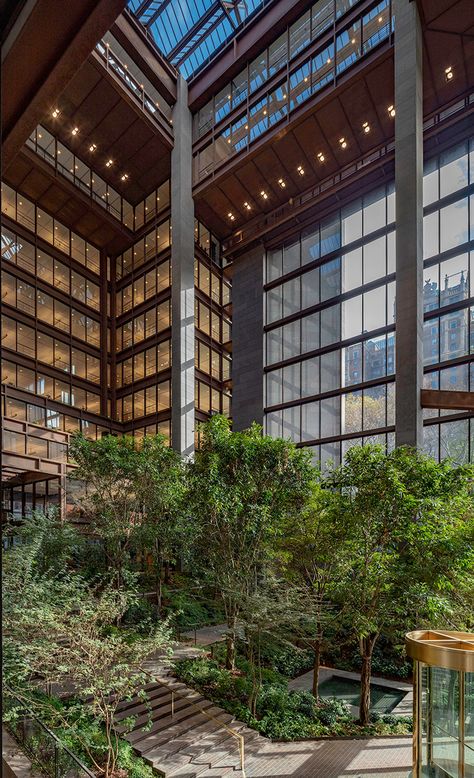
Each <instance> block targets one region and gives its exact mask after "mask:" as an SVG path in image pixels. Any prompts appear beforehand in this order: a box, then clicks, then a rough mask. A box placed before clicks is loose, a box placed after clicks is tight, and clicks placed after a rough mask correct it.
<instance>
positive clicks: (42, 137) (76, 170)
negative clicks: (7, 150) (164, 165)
mask: <svg viewBox="0 0 474 778" xmlns="http://www.w3.org/2000/svg"><path fill="white" fill-rule="evenodd" d="M26 145H27V146H29V148H31V149H32V150H33V151H34V152H35V153H36V154H38V156H40V157H41V158H42V159H44V160H45V161H46V162H48V164H50V165H51V166H52V167H53V168H54V169H55V170H56V171H57V172H58V173H60V174H61V175H62V176H64V177H65V178H67V179H68V180H69V181H72V182H73V183H74V185H75V186H77V187H78V188H79V189H81V190H82V191H83V192H84V193H85V194H86V195H87V196H88V197H91V198H92V199H93V200H94V202H96V203H98V204H99V205H100V206H101V207H102V208H104V209H105V210H106V211H107V212H108V213H109V214H110V215H111V216H113V217H114V218H115V219H117V220H118V221H120V222H121V223H122V224H123V225H124V226H125V227H128V229H130V230H132V231H134V230H137V229H139V228H140V227H142V226H143V224H146V223H147V222H148V221H150V220H151V219H152V218H153V217H155V216H156V215H157V214H159V213H160V212H162V211H165V210H166V209H167V208H169V203H170V185H169V181H165V182H164V183H163V184H161V186H159V187H158V188H157V189H154V190H153V191H152V192H151V193H150V194H149V195H148V196H147V197H146V198H145V199H144V200H142V201H141V202H140V203H138V204H137V205H135V206H133V205H132V204H131V203H129V202H128V200H126V199H125V198H124V197H122V196H121V195H120V194H119V193H118V192H117V190H116V189H114V188H113V187H112V186H111V185H110V184H109V183H107V181H105V180H104V179H103V178H102V177H101V176H100V175H99V174H98V173H97V172H96V171H95V170H94V169H93V168H92V167H90V166H89V165H87V164H86V163H85V162H83V160H82V159H80V158H79V157H77V156H76V155H75V154H74V153H73V152H72V151H71V150H70V149H68V148H67V146H65V145H64V144H63V143H61V141H59V140H58V139H57V138H56V137H55V136H54V135H52V134H51V133H50V132H49V131H48V130H47V129H46V128H45V127H42V126H41V125H38V127H37V128H36V129H35V130H33V132H32V133H31V135H30V137H29V138H28V140H27V141H26ZM91 148H92V147H91ZM91 153H93V152H92V151H91Z"/></svg>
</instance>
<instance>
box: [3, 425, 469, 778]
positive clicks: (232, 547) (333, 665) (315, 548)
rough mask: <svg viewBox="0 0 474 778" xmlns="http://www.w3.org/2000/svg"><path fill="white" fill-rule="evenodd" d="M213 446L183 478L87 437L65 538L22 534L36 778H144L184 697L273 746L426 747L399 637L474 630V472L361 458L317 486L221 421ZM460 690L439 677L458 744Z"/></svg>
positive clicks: (31, 524)
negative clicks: (398, 740)
mask: <svg viewBox="0 0 474 778" xmlns="http://www.w3.org/2000/svg"><path fill="white" fill-rule="evenodd" d="M200 436H201V446H200V449H199V450H197V451H196V454H195V457H194V459H193V460H192V461H190V460H188V461H184V460H183V459H182V458H181V457H180V455H179V454H178V453H176V452H175V451H174V450H173V449H171V448H169V447H168V446H167V445H166V443H165V440H164V439H163V438H162V437H160V436H156V437H155V436H149V437H145V438H143V439H142V440H141V441H140V442H137V439H133V438H132V437H127V436H124V437H115V436H105V437H102V438H101V439H99V440H96V441H95V440H94V441H92V440H88V439H86V438H84V437H82V436H80V435H77V436H75V437H74V438H73V439H72V443H71V456H72V457H73V459H74V461H75V463H76V465H77V468H76V470H75V472H74V480H75V482H76V483H75V484H74V487H75V490H76V491H77V494H78V498H77V505H76V509H75V512H74V515H73V516H71V517H70V519H71V520H69V521H67V522H62V521H61V520H60V518H59V516H58V515H57V514H55V513H54V512H48V513H41V512H33V513H32V515H29V516H26V517H24V518H23V520H22V521H21V523H18V522H13V521H11V522H10V523H9V525H8V526H7V531H6V538H5V541H4V548H5V550H4V556H3V587H4V600H3V619H4V636H3V653H4V671H3V682H4V722H5V724H6V727H7V728H8V729H9V730H10V732H11V733H13V734H14V735H15V736H16V737H17V738H18V739H19V740H20V741H21V742H23V743H24V745H25V748H26V750H27V751H29V753H30V754H31V755H32V758H33V764H34V766H36V767H38V768H39V769H40V770H41V771H42V772H43V773H46V774H47V775H52V776H53V775H54V776H56V777H58V776H62V775H68V776H76V775H77V776H81V778H82V776H85V775H91V774H94V775H97V776H105V778H114V777H120V778H126V777H127V776H129V777H130V778H146V776H150V778H151V776H152V775H153V772H154V762H153V760H152V758H151V756H152V754H150V748H149V749H148V755H149V758H147V752H146V750H145V749H143V750H141V749H140V747H139V745H140V744H141V743H143V742H147V741H149V742H150V743H151V742H153V743H155V745H154V746H153V747H154V748H155V747H156V743H159V742H162V741H160V740H159V738H160V737H163V731H164V728H165V727H166V726H168V727H175V728H176V727H177V726H178V724H179V722H183V721H184V722H185V721H186V720H187V719H186V713H185V710H186V709H185V707H184V706H185V701H186V699H192V700H194V703H193V704H194V707H195V708H197V709H198V710H199V711H200V712H201V713H200V714H199V715H201V714H203V713H204V711H205V709H206V708H205V706H206V705H207V706H208V708H207V710H208V714H207V715H208V718H209V719H212V718H213V715H211V714H212V712H213V711H214V710H215V706H218V707H219V708H220V709H222V710H223V711H224V712H225V713H226V714H229V715H228V716H226V718H223V719H221V722H222V726H223V727H226V726H227V725H226V723H225V722H229V721H232V722H235V721H237V722H238V723H239V724H242V727H244V725H245V727H244V728H245V733H248V732H252V731H254V732H255V733H258V735H257V734H255V736H256V737H258V736H263V737H264V738H268V739H271V740H272V741H299V740H304V739H321V738H334V737H336V738H340V737H351V738H354V737H368V736H370V737H379V736H384V735H385V736H386V735H397V736H406V737H407V742H408V743H411V738H412V730H413V720H412V718H411V715H410V714H411V710H412V708H411V704H412V703H411V696H410V694H411V691H410V690H411V683H412V680H413V678H412V675H413V664H412V659H409V658H408V657H407V655H406V653H405V649H404V639H405V633H406V632H407V631H409V630H414V629H417V630H420V629H421V630H422V629H427V628H429V629H430V630H440V631H441V633H443V631H444V630H449V631H450V632H453V631H457V632H462V633H464V634H465V640H467V636H468V633H469V632H472V630H473V628H474V615H473V614H474V607H473V606H474V544H473V540H474V501H473V496H472V479H473V476H474V470H473V467H472V466H471V465H462V466H458V465H456V464H454V463H453V462H452V461H450V460H444V461H442V462H440V463H438V462H436V461H435V460H433V459H431V458H429V457H427V456H426V455H424V454H421V453H419V452H418V451H416V450H414V449H409V448H405V447H400V448H395V449H394V450H392V451H391V452H389V453H386V451H385V449H384V448H382V447H378V446H375V445H371V444H367V445H364V446H355V447H353V448H352V449H350V450H349V452H348V453H347V456H346V458H345V461H344V463H343V464H342V465H341V466H339V467H331V466H328V467H327V468H326V469H325V470H324V471H323V472H321V471H320V470H319V469H317V468H315V467H314V466H313V465H312V463H311V455H310V454H309V453H307V452H305V451H304V449H302V448H297V447H296V446H295V445H294V444H293V443H291V442H289V441H287V440H284V439H279V438H270V437H266V436H263V435H262V430H261V428H260V427H259V426H258V425H254V426H253V427H252V428H251V429H249V430H246V431H244V432H232V431H231V428H230V423H229V421H228V420H227V419H226V418H224V417H223V416H218V415H217V416H214V417H213V418H211V419H210V421H208V422H207V423H205V424H203V425H202V427H201V430H200ZM420 634H421V633H420ZM427 634H428V633H427ZM203 635H205V636H206V638H205V639H202V636H203ZM431 637H433V636H431ZM440 639H441V641H442V638H440ZM438 642H439V641H438ZM466 645H468V644H467V643H466ZM468 647H470V650H471V653H472V643H470V644H469V646H468ZM411 656H413V654H411ZM456 669H457V670H459V669H460V668H459V667H456ZM420 672H421V671H420ZM440 672H441V671H438V673H440ZM417 673H418V670H417ZM461 675H462V676H463V680H462V688H461V682H460V681H459V680H458V681H457V686H455V685H453V684H450V682H449V679H448V681H446V682H445V681H444V680H443V678H442V677H441V676H440V675H438V676H437V678H438V682H437V698H436V700H437V701H436V705H437V706H438V708H437V709H438V710H440V709H441V707H442V705H444V706H445V708H447V709H449V710H451V713H450V714H449V715H448V714H446V715H445V717H444V719H443V720H444V724H443V726H444V727H447V728H448V730H449V727H450V726H451V724H452V726H453V727H456V728H457V730H456V731H458V729H459V727H460V726H461V724H460V722H461V716H462V721H463V722H464V721H466V722H467V725H466V726H468V725H469V722H470V721H472V720H473V715H474V713H473V706H474V686H473V683H472V676H473V674H472V673H470V672H466V673H461ZM424 677H425V676H424ZM420 679H421V676H420ZM155 681H156V683H155ZM423 683H425V685H426V683H427V681H426V679H425V681H423ZM183 684H184V685H185V686H183ZM420 684H421V680H420ZM165 687H166V689H165ZM183 689H186V690H187V691H186V694H188V693H189V690H194V692H193V693H192V696H191V698H189V696H188V697H185V695H184V694H183ZM164 690H165V691H166V694H168V697H167V700H168V702H167V705H166V706H165V707H162V708H161V709H159V711H158V712H157V709H156V707H154V700H155V701H156V699H158V698H159V695H160V694H162V693H163V694H164ZM170 690H171V691H170ZM173 690H174V691H173ZM169 695H170V696H169ZM193 695H194V696H193ZM461 698H462V714H460V715H459V716H458V715H457V714H456V713H453V712H452V711H453V710H455V709H456V706H460V705H461V703H460V700H461ZM417 699H418V702H417V703H416V704H420V705H421V704H422V703H420V702H419V700H420V699H421V697H420V693H419V694H418V697H417ZM423 699H424V700H425V701H424V702H423V705H425V704H426V699H425V698H423ZM403 700H405V703H408V704H405V705H403ZM209 706H210V707H209ZM425 714H426V711H425V713H424V714H423V715H424V717H425V719H426V715H425ZM187 715H188V717H189V716H190V714H189V713H188V714H187ZM215 715H217V714H214V716H215ZM191 720H192V719H191V718H189V721H191ZM40 722H41V724H40ZM446 722H447V723H446ZM450 722H451V724H450ZM202 726H204V725H202V724H201V727H202ZM429 726H430V724H428V725H427V727H428V730H429ZM469 726H470V727H471V729H472V725H469ZM469 726H468V729H469ZM227 729H230V727H229V726H227ZM241 731H244V730H243V729H242V730H241ZM463 731H464V730H463ZM466 731H467V730H466ZM469 731H470V730H469ZM51 732H52V733H54V737H55V738H56V740H54V742H53V740H52V738H53V735H51ZM160 733H161V734H160ZM443 733H444V730H443ZM443 733H442V737H445V738H446V739H447V740H452V737H451V734H452V733H450V732H449V731H447V732H446V733H444V734H443ZM154 737H155V738H156V737H158V740H155V741H153V740H152V739H153V738H154ZM199 737H203V735H202V734H201V735H199V734H196V736H195V738H196V740H198V739H199ZM239 737H241V736H239ZM245 737H247V735H246V736H245ZM456 737H458V735H456ZM459 737H460V736H459ZM428 739H429V734H428ZM203 742H204V741H203ZM453 742H454V741H453ZM457 742H458V741H457V740H456V743H457ZM459 742H461V741H459ZM463 742H464V741H463ZM465 742H466V746H465V749H466V751H465V753H466V757H465V764H466V765H467V769H466V771H465V773H463V775H466V776H468V775H471V774H472V773H469V772H468V770H469V769H472V767H471V768H469V764H470V762H469V759H471V764H472V750H471V749H470V747H469V744H468V739H467V735H466V740H465ZM242 743H243V740H242V741H241V749H242V753H241V763H240V767H241V768H243V745H242ZM471 746H472V742H471ZM234 748H235V750H236V751H238V744H237V743H234ZM204 750H205V746H204ZM468 751H469V753H470V754H471V757H469V756H468ZM153 753H155V752H153ZM140 754H142V756H141V755H140ZM183 769H184V768H183ZM429 769H431V768H429ZM436 769H437V768H436ZM155 774H161V775H175V774H176V775H183V776H184V775H187V776H191V775H193V776H194V775H198V774H199V775H200V774H201V772H200V771H199V770H197V771H196V772H193V771H192V770H190V769H189V768H188V771H187V772H186V771H184V772H183V770H181V771H180V770H176V771H175V772H173V771H170V772H167V771H166V770H164V769H163V770H162V769H161V768H160V767H158V769H157V770H155ZM202 774H203V775H207V773H205V772H203V773H202ZM211 774H213V773H211ZM219 774H220V773H219ZM240 774H245V773H244V771H243V769H242V773H240ZM250 774H252V775H253V774H258V775H260V774H263V773H250ZM268 774H270V773H268ZM297 774H298V773H297V772H296V773H295V775H297ZM300 774H303V773H300ZM305 774H306V773H305ZM419 774H420V775H421V773H419ZM425 774H426V775H433V776H435V775H436V776H438V775H454V774H455V773H452V772H449V770H448V771H447V772H436V770H435V768H433V769H432V771H431V772H429V771H428V772H426V773H425V772H423V775H425ZM459 774H461V773H459ZM456 775H458V773H456Z"/></svg>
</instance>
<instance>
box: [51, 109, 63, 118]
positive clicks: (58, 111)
mask: <svg viewBox="0 0 474 778" xmlns="http://www.w3.org/2000/svg"><path fill="white" fill-rule="evenodd" d="M60 113H61V111H60V110H59V108H55V109H54V111H53V112H52V114H51V115H52V117H53V119H57V118H58V116H59V114H60Z"/></svg>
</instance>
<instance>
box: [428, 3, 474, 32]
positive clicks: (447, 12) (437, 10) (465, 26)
mask: <svg viewBox="0 0 474 778" xmlns="http://www.w3.org/2000/svg"><path fill="white" fill-rule="evenodd" d="M420 7H421V16H422V19H423V21H424V23H425V24H426V25H427V26H428V27H431V28H433V29H434V28H436V29H438V30H445V31H446V32H454V33H457V34H459V35H460V34H462V33H465V34H466V33H468V32H469V31H472V30H473V29H474V18H473V13H472V0H420Z"/></svg>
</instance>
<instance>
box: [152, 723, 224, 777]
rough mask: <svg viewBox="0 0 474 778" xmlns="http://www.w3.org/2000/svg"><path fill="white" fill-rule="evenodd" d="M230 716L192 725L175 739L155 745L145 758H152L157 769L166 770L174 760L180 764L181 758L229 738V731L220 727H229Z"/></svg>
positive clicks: (189, 756)
mask: <svg viewBox="0 0 474 778" xmlns="http://www.w3.org/2000/svg"><path fill="white" fill-rule="evenodd" d="M231 721H232V716H231V715H230V714H229V713H228V714H225V715H223V716H219V722H220V723H217V722H216V721H213V720H209V719H207V721H202V722H201V723H200V724H196V722H195V723H194V726H191V727H188V728H187V729H186V730H185V731H181V732H178V733H177V734H176V735H175V737H172V738H170V739H169V740H167V741H166V742H163V743H161V744H160V745H158V744H156V745H155V746H154V747H153V748H152V749H149V750H148V751H147V753H146V756H148V757H150V758H152V759H153V760H154V763H157V764H158V765H159V767H160V768H161V767H162V766H166V767H167V768H168V769H169V768H170V766H171V763H173V764H174V763H175V762H176V760H178V761H179V764H181V763H182V761H183V757H187V758H188V759H190V758H191V757H192V755H193V754H194V753H198V752H201V751H203V749H204V750H205V749H206V748H208V747H209V744H210V743H211V742H212V743H217V742H220V741H221V740H225V739H226V738H227V737H231V735H230V733H229V731H228V730H227V729H226V728H225V727H224V726H222V725H223V724H227V725H230V723H231Z"/></svg>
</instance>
